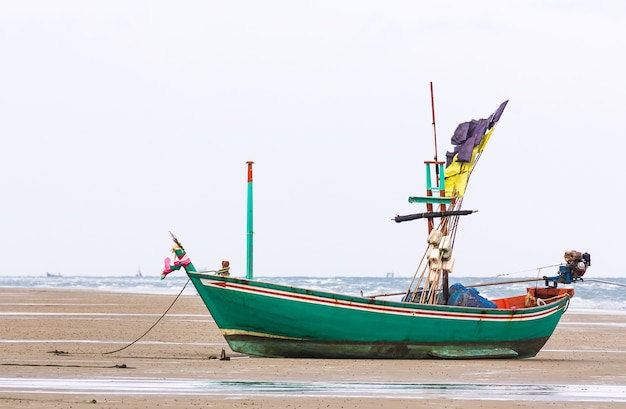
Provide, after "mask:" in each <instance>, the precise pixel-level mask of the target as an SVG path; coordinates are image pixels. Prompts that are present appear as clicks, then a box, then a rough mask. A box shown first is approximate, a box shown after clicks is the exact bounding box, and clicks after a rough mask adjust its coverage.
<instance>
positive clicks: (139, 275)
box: [135, 268, 143, 277]
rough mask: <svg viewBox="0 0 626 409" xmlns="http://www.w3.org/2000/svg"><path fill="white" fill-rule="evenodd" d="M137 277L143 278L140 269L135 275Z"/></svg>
mask: <svg viewBox="0 0 626 409" xmlns="http://www.w3.org/2000/svg"><path fill="white" fill-rule="evenodd" d="M135 277H143V274H141V269H140V268H138V269H137V272H136V273H135Z"/></svg>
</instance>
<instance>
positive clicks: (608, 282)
mask: <svg viewBox="0 0 626 409" xmlns="http://www.w3.org/2000/svg"><path fill="white" fill-rule="evenodd" d="M583 281H593V282H596V283H602V284H611V285H618V286H620V287H626V284H622V283H615V282H612V281H604V280H596V279H595V278H586V279H584V280H583Z"/></svg>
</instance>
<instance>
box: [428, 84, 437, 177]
mask: <svg viewBox="0 0 626 409" xmlns="http://www.w3.org/2000/svg"><path fill="white" fill-rule="evenodd" d="M430 106H431V110H432V113H433V139H434V141H435V157H434V158H435V162H437V159H438V155H437V126H436V125H435V94H434V92H433V82H432V81H431V82H430ZM435 169H438V167H436V168H435ZM437 173H438V172H437Z"/></svg>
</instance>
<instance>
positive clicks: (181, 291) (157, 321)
mask: <svg viewBox="0 0 626 409" xmlns="http://www.w3.org/2000/svg"><path fill="white" fill-rule="evenodd" d="M189 281H191V279H190V278H188V279H187V282H186V283H185V285H184V286H183V288H182V290H180V292H179V293H178V295H177V296H176V298H174V301H172V303H171V304H170V306H169V307H167V310H165V312H164V313H163V315H161V316H160V317H159V319H158V320H156V322H155V323H154V324H152V326H151V327H150V328H148V330H147V331H146V332H144V333H143V334H142V335H141V336H140V337H139V338H137V339H136V340H134V341H133V342H131V343H130V344H128V345H126V346H124V347H122V348H119V349H116V350H115V351H109V352H102V355H108V354H114V353H116V352H120V351H123V350H125V349H126V348H128V347H130V346H132V345H133V344H135V343H136V342H138V341H139V340H140V339H141V338H143V337H145V336H146V335H148V333H149V332H150V331H152V329H153V328H154V327H156V325H157V324H158V323H159V322H160V321H161V320H162V319H163V317H165V315H166V314H167V313H168V312H169V310H171V309H172V307H173V306H174V304H175V303H176V301H177V300H178V299H179V298H180V296H181V295H182V294H183V291H185V288H187V284H189Z"/></svg>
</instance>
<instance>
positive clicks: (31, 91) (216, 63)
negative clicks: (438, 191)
mask: <svg viewBox="0 0 626 409" xmlns="http://www.w3.org/2000/svg"><path fill="white" fill-rule="evenodd" d="M625 18H626V2H623V1H619V0H615V1H593V2H590V1H506V2H505V1H497V0H494V1H481V0H478V1H473V2H467V1H306V2H304V1H262V2H259V1H176V2H174V1H144V2H140V1H107V2H85V1H54V2H50V1H17V0H15V1H11V0H8V1H3V2H0V56H2V59H1V61H2V62H1V63H0V138H1V139H2V147H1V150H0V171H1V172H2V175H3V176H2V178H1V179H0V191H1V192H2V195H3V199H2V202H1V206H2V207H1V212H0V227H1V231H2V234H1V236H0V237H1V238H0V240H1V243H0V248H2V264H1V267H0V274H5V275H16V274H45V273H46V271H49V272H61V273H62V274H64V275H106V274H112V275H132V274H134V273H135V272H136V270H137V268H141V269H142V271H143V273H144V275H152V274H154V275H155V276H156V275H158V274H159V273H160V269H161V268H162V260H163V258H164V257H166V256H168V255H169V250H170V248H171V241H170V238H169V235H168V230H172V231H173V232H174V233H175V234H177V236H178V237H179V239H180V240H181V242H182V243H183V244H184V245H185V247H186V249H187V251H188V253H189V255H190V257H191V259H192V260H193V261H194V263H195V264H196V266H197V267H200V268H205V267H209V268H217V267H218V266H219V263H220V261H221V260H223V259H227V260H230V261H231V266H232V272H233V274H234V275H235V276H243V275H245V268H246V259H245V254H246V248H245V246H246V190H247V186H246V164H245V162H246V161H248V160H252V161H255V166H254V177H255V182H254V202H255V213H254V224H255V229H254V230H255V236H254V237H255V242H254V244H255V258H254V271H255V275H256V276H267V275H319V276H333V275H348V276H359V275H381V276H383V275H384V274H385V273H386V272H388V271H390V272H391V271H392V272H394V273H395V274H396V275H397V276H409V275H412V274H413V272H414V271H415V268H416V266H417V262H418V260H419V258H420V257H421V254H422V252H423V250H424V244H425V238H426V227H425V222H424V221H414V222H407V223H402V224H396V223H394V222H392V221H391V218H392V217H393V216H395V215H396V214H409V213H416V212H422V211H424V208H423V205H417V204H409V203H408V201H407V198H408V196H411V195H423V193H424V165H423V161H424V160H429V159H431V158H432V156H433V147H432V125H431V111H430V95H429V82H430V81H433V83H434V87H435V104H436V116H437V134H438V136H439V155H440V157H441V158H443V157H444V155H445V150H446V149H448V148H450V143H449V140H450V136H451V135H452V132H453V131H454V129H455V127H456V126H457V125H458V124H459V123H460V122H464V121H467V120H470V119H473V118H474V119H477V118H481V117H486V116H488V115H489V114H490V113H491V112H493V110H495V109H496V107H497V106H498V105H499V104H500V103H501V102H502V101H504V100H506V99H509V100H510V102H509V105H508V107H507V109H506V111H505V112H504V114H503V116H502V119H501V121H500V124H499V126H498V129H497V130H496V132H495V134H494V136H493V138H492V139H491V142H490V144H489V146H488V148H487V150H486V151H485V154H484V155H483V157H482V159H481V161H480V163H479V165H478V167H477V168H476V171H475V173H474V175H473V177H472V180H471V183H470V185H469V189H468V193H467V196H466V198H465V201H464V207H465V208H468V209H478V210H479V213H477V214H474V215H472V216H467V217H465V218H464V219H462V221H461V225H460V229H459V230H460V231H459V235H458V237H457V242H456V248H455V257H456V269H455V272H454V274H457V275H459V276H468V275H474V276H493V275H496V274H500V273H504V274H505V273H513V272H517V271H522V270H528V269H534V268H537V267H541V266H547V265H552V264H557V263H560V262H561V261H562V255H563V252H564V251H565V250H571V249H577V250H580V251H588V252H590V253H591V254H592V268H591V269H590V270H589V272H588V274H589V275H594V276H596V277H608V276H624V275H626V271H625V270H626V269H625V267H624V266H623V264H622V263H620V261H621V259H620V258H618V256H619V254H621V252H622V251H624V250H623V243H624V238H623V232H624V230H625V227H626V223H625V222H624V218H623V215H622V214H621V209H620V205H619V203H620V202H621V198H622V194H623V191H624V181H623V179H622V178H621V175H622V173H623V172H622V169H623V167H624V165H623V161H622V152H623V151H624V149H625V145H626V143H625V141H624V139H625V135H624V133H625V131H624V125H623V121H624V118H625V117H626V115H625V114H626V103H625V100H626V79H625V75H624V73H626V63H625V57H624V50H626V25H625V24H624V21H625ZM609 153H610V154H611V155H609ZM554 272H555V269H554V268H551V269H548V270H545V271H542V273H541V274H549V275H552V274H553V273H554ZM529 274H533V273H529Z"/></svg>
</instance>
